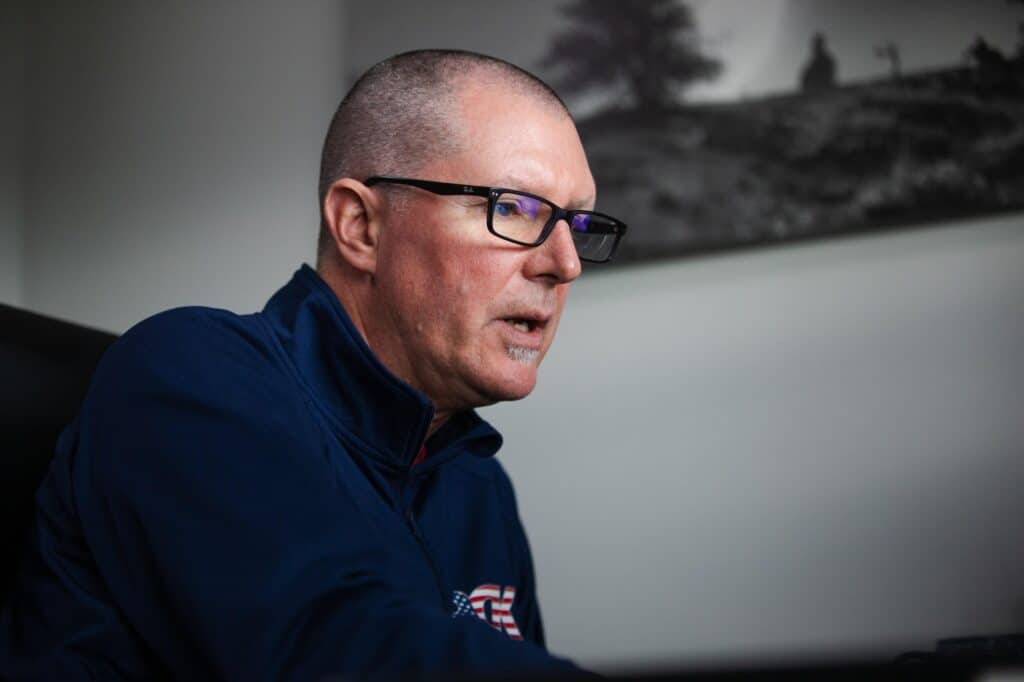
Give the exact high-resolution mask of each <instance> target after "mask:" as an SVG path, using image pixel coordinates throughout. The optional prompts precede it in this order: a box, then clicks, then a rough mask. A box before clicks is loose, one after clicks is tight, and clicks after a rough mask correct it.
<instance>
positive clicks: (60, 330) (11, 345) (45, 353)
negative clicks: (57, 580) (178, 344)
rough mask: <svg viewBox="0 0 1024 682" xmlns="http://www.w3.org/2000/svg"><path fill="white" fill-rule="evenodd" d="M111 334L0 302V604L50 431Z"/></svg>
mask: <svg viewBox="0 0 1024 682" xmlns="http://www.w3.org/2000/svg"><path fill="white" fill-rule="evenodd" d="M116 338H117V337H116V336H115V335H113V334H108V333H106V332H101V331H97V330H95V329H88V328H86V327H81V326H79V325H76V324H71V323H69V322H62V321H60V320H55V319H53V318H49V317H44V316H43V315H37V314H35V313H30V312H27V311H25V310H19V309H18V308H13V307H11V306H7V305H3V304H0V464H2V467H3V471H2V473H0V556H3V557H5V558H4V559H2V560H0V605H2V604H3V603H4V602H5V601H6V599H7V595H8V594H9V593H10V591H11V588H12V586H13V582H14V578H15V575H16V573H17V568H18V564H19V563H20V561H21V556H22V554H23V553H24V551H23V550H24V547H25V544H26V534H27V532H28V528H29V525H30V524H31V521H32V514H33V505H34V500H35V492H36V489H37V488H38V487H39V484H40V482H41V481H42V479H43V476H44V475H45V474H46V469H47V467H48V466H49V463H50V458H51V457H53V448H54V445H55V444H56V442H57V436H58V435H59V434H60V432H61V430H62V429H63V428H64V427H65V426H66V425H67V424H68V422H70V421H71V419H72V418H73V417H74V416H75V414H76V412H77V411H78V407H79V404H80V403H81V402H82V398H83V397H84V396H85V391H86V389H87V388H88V386H89V379H90V378H91V377H92V373H93V370H94V369H95V368H96V364H97V362H99V359H100V356H101V355H103V352H104V351H105V350H106V349H107V347H108V346H110V344H111V343H113V341H114V340H115V339H116Z"/></svg>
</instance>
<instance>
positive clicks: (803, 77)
mask: <svg viewBox="0 0 1024 682" xmlns="http://www.w3.org/2000/svg"><path fill="white" fill-rule="evenodd" d="M835 85H836V59H835V57H833V56H832V55H831V54H830V53H829V51H828V47H827V46H826V45H825V36H824V34H822V33H815V34H814V39H813V40H812V41H811V59H810V61H808V62H807V65H806V66H804V69H803V71H802V72H801V74H800V89H801V90H802V91H803V92H822V91H824V90H830V89H831V88H834V87H835Z"/></svg>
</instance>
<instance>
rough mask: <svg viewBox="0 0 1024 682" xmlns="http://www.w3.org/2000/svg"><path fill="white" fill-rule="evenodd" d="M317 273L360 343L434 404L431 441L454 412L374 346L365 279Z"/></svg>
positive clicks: (335, 271) (329, 270)
mask: <svg viewBox="0 0 1024 682" xmlns="http://www.w3.org/2000/svg"><path fill="white" fill-rule="evenodd" d="M317 272H318V274H319V275H320V277H321V279H323V280H324V282H326V283H327V285H328V286H329V287H330V288H331V291H333V292H334V295H335V296H337V297H338V302H339V303H341V305H342V307H343V308H345V312H347V313H348V316H349V319H350V320H352V324H353V326H354V327H355V328H356V329H357V330H358V331H359V335H360V336H362V338H363V342H364V343H365V344H366V345H367V347H368V348H369V349H370V350H371V351H373V353H374V355H376V356H377V359H378V360H380V361H381V363H382V364H383V365H384V366H385V367H387V368H388V370H389V371H390V372H391V373H392V374H394V375H395V376H397V377H398V378H400V379H402V380H403V381H405V382H406V383H409V384H410V385H411V386H412V387H413V388H415V389H416V390H418V391H420V392H421V393H424V394H425V395H427V398H428V399H430V401H431V402H432V403H433V405H434V418H433V419H432V420H431V421H430V428H429V429H428V430H427V438H430V437H431V436H432V435H434V433H435V432H436V431H437V430H438V429H439V428H441V427H442V426H444V423H445V422H446V421H448V419H449V418H450V417H451V416H452V414H454V411H453V410H452V409H450V408H439V407H438V405H437V401H436V400H435V399H434V398H433V396H430V395H429V394H426V392H425V391H424V390H423V388H422V387H420V386H416V385H415V382H412V381H411V379H412V377H409V376H405V375H404V374H405V373H403V372H402V371H400V369H399V368H397V367H394V366H392V363H390V362H388V358H387V357H386V354H385V353H381V349H380V348H377V347H375V344H374V342H373V340H372V339H371V335H369V334H367V324H366V322H367V321H366V319H365V318H364V311H365V306H362V305H360V301H361V294H363V293H365V291H364V290H365V288H367V287H369V286H370V282H369V281H368V278H366V277H365V276H363V277H362V278H354V277H351V276H346V274H348V273H346V272H344V271H343V269H342V268H337V267H320V268H318V269H317Z"/></svg>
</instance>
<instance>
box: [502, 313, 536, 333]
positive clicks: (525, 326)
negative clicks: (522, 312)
mask: <svg viewBox="0 0 1024 682" xmlns="http://www.w3.org/2000/svg"><path fill="white" fill-rule="evenodd" d="M505 322H507V323H508V324H510V325H512V327H514V328H515V329H518V330H519V331H521V332H524V333H526V334H529V333H530V332H532V331H533V330H534V329H539V328H540V326H541V322H540V321H539V320H531V319H528V318H525V317H506V318H505Z"/></svg>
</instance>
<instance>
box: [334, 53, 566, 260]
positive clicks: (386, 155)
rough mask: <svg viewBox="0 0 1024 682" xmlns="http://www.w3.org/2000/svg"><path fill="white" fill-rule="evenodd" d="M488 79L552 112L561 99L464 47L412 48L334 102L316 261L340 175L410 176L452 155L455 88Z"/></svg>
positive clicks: (458, 142) (458, 143) (516, 70)
mask: <svg viewBox="0 0 1024 682" xmlns="http://www.w3.org/2000/svg"><path fill="white" fill-rule="evenodd" d="M481 77H483V78H486V77H491V78H494V79H496V80H499V81H501V82H502V83H504V84H506V85H509V86H511V87H512V88H513V89H514V90H515V91H517V92H519V93H522V94H526V95H529V96H532V97H534V98H535V99H537V100H538V101H541V102H545V103H548V104H550V105H552V106H554V107H556V108H557V109H558V110H560V111H561V112H564V113H565V115H566V116H569V117H570V118H571V115H570V114H569V110H568V108H567V107H566V106H565V102H563V101H562V99H561V98H560V97H559V96H558V94H557V93H556V92H555V91H554V90H553V89H552V88H551V87H550V86H549V85H548V84H547V83H545V82H544V81H542V80H540V79H539V78H537V77H536V76H534V75H533V74H531V73H530V72H528V71H526V70H524V69H521V68H520V67H518V66H515V65H514V64H510V63H509V62H506V61H504V60H501V59H497V58H496V57H489V56H487V55H482V54H478V53H476V52H467V51H463V50H415V51H412V52H404V53H402V54H399V55H396V56H394V57H390V58H388V59H385V60H384V61H382V62H379V63H377V64H375V65H374V66H372V67H370V69H369V70H367V71H366V73H364V74H363V75H362V76H361V77H360V78H359V80H357V81H356V84H355V85H353V86H352V89H351V90H349V92H348V94H347V95H345V98H344V99H343V100H342V101H341V104H339V105H338V109H337V111H336V112H335V113H334V118H332V119H331V125H330V127H329V128H328V129H327V136H326V138H325V139H324V147H323V154H322V156H321V159H320V187H319V197H320V210H321V220H320V237H319V242H318V244H317V261H318V263H319V261H320V260H321V259H322V257H323V255H324V254H325V253H326V252H327V250H329V249H330V246H331V235H330V231H329V230H328V229H327V224H326V221H325V220H324V219H323V215H322V212H323V203H324V198H325V197H326V196H327V191H328V190H329V189H330V187H331V185H333V184H334V183H335V182H336V181H337V180H339V179H341V178H355V179H357V180H360V181H361V180H365V179H366V178H367V177H368V176H370V175H409V174H414V173H415V172H416V170H417V169H418V168H420V167H421V166H422V165H424V164H425V163H427V162H428V161H429V160H431V159H434V158H438V157H440V156H442V155H448V154H453V153H457V152H458V151H460V150H461V148H462V145H463V143H464V136H463V135H461V134H460V132H461V131H460V130H459V129H458V120H457V117H454V116H452V112H453V111H455V110H456V107H457V105H458V99H457V98H458V94H459V87H460V86H461V85H462V84H463V83H466V82H469V81H471V80H475V79H477V78H481Z"/></svg>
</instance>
